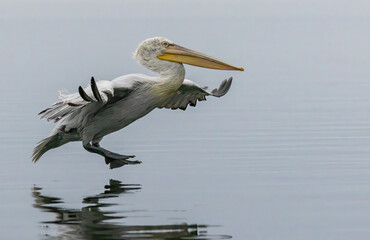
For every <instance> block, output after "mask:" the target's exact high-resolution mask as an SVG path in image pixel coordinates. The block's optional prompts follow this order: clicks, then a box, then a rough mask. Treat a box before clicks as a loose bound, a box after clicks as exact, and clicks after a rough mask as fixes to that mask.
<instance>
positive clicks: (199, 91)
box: [158, 77, 233, 110]
mask: <svg viewBox="0 0 370 240" xmlns="http://www.w3.org/2000/svg"><path fill="white" fill-rule="evenodd" d="M232 80H233V78H232V77H230V78H229V79H225V80H224V81H222V83H221V84H220V86H219V88H216V89H214V90H213V91H211V92H208V91H207V88H208V87H200V86H199V85H198V84H196V83H194V82H192V81H190V80H187V79H185V80H184V82H183V84H182V85H181V87H180V88H179V90H178V91H177V93H175V94H174V95H173V96H172V97H170V98H169V99H168V100H167V101H166V102H164V103H163V104H161V105H160V106H158V108H170V109H172V110H175V109H182V110H185V109H186V107H187V106H188V105H190V106H192V107H195V106H196V104H197V101H205V100H207V99H206V96H214V97H222V96H223V95H225V94H226V93H227V92H228V91H229V89H230V86H231V83H232Z"/></svg>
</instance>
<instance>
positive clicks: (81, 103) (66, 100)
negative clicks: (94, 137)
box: [39, 78, 132, 122]
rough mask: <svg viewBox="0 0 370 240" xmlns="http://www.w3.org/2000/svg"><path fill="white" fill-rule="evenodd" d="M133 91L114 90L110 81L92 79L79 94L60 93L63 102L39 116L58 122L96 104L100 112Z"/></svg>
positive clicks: (127, 89)
mask: <svg viewBox="0 0 370 240" xmlns="http://www.w3.org/2000/svg"><path fill="white" fill-rule="evenodd" d="M131 91H132V89H129V88H116V89H114V88H113V87H112V83H111V82H110V81H99V82H97V83H96V82H95V80H94V78H92V79H91V84H90V86H88V87H86V88H85V89H83V88H82V87H81V86H80V87H79V88H78V93H73V94H63V93H60V94H59V99H60V100H61V101H60V102H57V103H55V104H53V105H52V106H51V107H49V108H47V109H45V110H43V111H41V112H40V113H39V115H40V117H41V118H45V119H47V120H48V121H50V120H52V121H54V122H57V121H59V120H61V119H63V118H65V117H67V116H69V115H70V114H72V113H73V112H75V111H77V110H78V109H81V108H83V107H86V106H88V105H92V104H94V105H96V110H98V109H99V108H101V107H103V106H105V105H107V104H112V103H115V102H117V101H119V100H121V99H123V98H125V97H126V96H127V95H128V94H129V93H130V92H131ZM94 99H96V100H94Z"/></svg>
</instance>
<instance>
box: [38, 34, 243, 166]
mask: <svg viewBox="0 0 370 240" xmlns="http://www.w3.org/2000/svg"><path fill="white" fill-rule="evenodd" d="M135 58H136V60H137V61H138V62H139V63H140V64H142V65H143V66H145V67H146V68H148V69H149V70H151V71H153V72H155V73H158V74H159V76H158V77H149V76H146V75H142V74H130V75H124V76H121V77H118V78H116V79H114V80H112V81H99V82H95V80H94V78H92V79H91V84H90V86H88V87H87V88H85V89H83V88H82V87H79V89H78V90H79V91H78V93H73V94H60V96H59V98H60V100H61V101H60V102H57V103H55V104H54V105H52V106H51V107H49V108H47V109H45V110H43V111H42V112H40V113H39V114H40V116H41V118H45V119H47V120H52V121H54V122H58V125H57V126H56V127H55V128H54V130H53V132H52V133H51V135H50V136H49V137H48V138H45V139H44V140H42V141H41V142H40V143H39V145H38V146H37V147H36V148H35V150H34V152H33V157H32V160H33V161H34V162H36V161H37V160H38V159H39V158H40V157H41V156H42V155H43V154H44V153H45V152H47V151H48V150H50V149H53V148H57V147H59V146H62V145H63V144H66V143H68V142H71V141H82V145H83V147H84V148H85V149H86V150H87V151H89V152H93V153H97V154H99V155H101V156H103V157H104V158H105V161H106V163H107V164H110V167H111V168H117V167H120V166H123V165H125V164H137V163H140V162H139V161H130V160H128V159H129V158H132V157H134V156H126V155H121V154H117V153H113V152H110V151H108V150H106V149H104V148H102V147H101V146H100V145H99V143H100V141H101V140H102V139H103V137H104V136H106V135H108V134H110V133H112V132H115V131H118V130H119V129H122V128H124V127H126V126H127V125H129V124H131V123H132V122H134V121H136V120H137V119H139V118H141V117H143V116H145V115H146V114H148V113H149V112H151V111H152V110H154V109H155V108H171V109H182V110H185V109H186V107H187V106H188V105H190V106H195V105H196V103H197V101H203V100H206V96H214V97H222V96H223V95H225V94H226V93H227V91H228V90H229V88H230V86H231V78H230V79H228V80H224V81H223V82H222V83H221V85H220V87H219V88H218V89H214V90H213V91H207V88H206V87H200V86H199V85H198V84H196V83H194V82H192V81H190V80H187V79H185V68H184V66H183V63H185V64H190V65H195V66H199V67H205V68H212V69H220V70H238V71H244V69H243V68H237V67H234V66H231V65H229V64H227V63H224V62H221V61H219V60H217V59H215V58H212V57H209V56H207V55H205V54H202V53H198V52H195V51H192V50H190V49H186V48H184V47H180V46H178V45H176V44H174V43H173V42H171V41H170V40H168V39H165V38H163V37H156V38H151V39H147V40H145V41H144V42H142V43H141V44H140V46H139V47H138V49H137V50H136V53H135Z"/></svg>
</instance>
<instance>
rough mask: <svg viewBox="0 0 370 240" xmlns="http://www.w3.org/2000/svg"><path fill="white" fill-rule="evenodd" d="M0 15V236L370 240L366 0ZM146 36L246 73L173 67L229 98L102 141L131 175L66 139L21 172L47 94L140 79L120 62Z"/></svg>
mask: <svg viewBox="0 0 370 240" xmlns="http://www.w3.org/2000/svg"><path fill="white" fill-rule="evenodd" d="M0 6H1V8H0V9H8V11H7V13H4V14H3V15H1V16H0V32H1V38H0V52H1V54H0V66H1V67H0V81H1V86H2V87H1V89H0V94H1V99H2V100H1V101H0V109H1V113H0V114H1V117H0V132H1V138H0V150H1V157H0V158H1V163H0V164H1V167H0V189H1V197H0V216H1V217H0V226H1V234H2V236H1V239H229V238H233V239H336V240H337V239H368V238H369V236H370V147H369V146H370V121H369V120H370V94H369V93H370V69H369V66H370V58H369V50H370V44H369V37H370V33H369V29H370V21H369V20H370V16H369V13H368V11H366V9H369V4H368V3H366V2H365V1H363V2H360V1H353V2H351V3H346V2H341V1H339V2H337V1H336V2H333V3H322V2H321V1H313V2H310V3H299V2H297V3H294V2H288V1H282V2H274V3H268V2H264V1H254V2H253V1H252V2H248V3H243V2H241V1H235V2H233V3H227V2H224V1H201V2H198V1H186V2H183V3H179V2H177V3H173V2H172V1H163V2H162V3H161V4H160V3H159V2H157V3H152V2H151V3H147V2H145V1H135V2H128V3H124V2H118V1H117V2H114V1H112V2H109V3H104V4H103V3H101V2H99V1H93V2H92V3H90V4H89V5H88V6H85V5H84V3H82V2H81V3H74V2H72V1H66V2H59V3H48V2H46V1H35V2H28V1H25V2H23V3H22V2H12V1H3V2H2V3H1V4H0ZM163 6H165V7H163ZM205 9H208V10H207V11H206V12H207V13H205V12H204V11H205ZM152 36H166V37H168V38H169V39H171V40H173V41H174V42H176V43H178V44H180V45H183V46H185V47H188V48H191V49H194V50H198V51H201V52H204V53H207V54H209V55H211V56H215V57H217V58H219V59H222V60H224V61H226V62H230V63H231V64H234V65H236V66H242V67H245V69H246V71H245V72H230V71H215V70H209V69H201V68H196V67H191V66H187V67H186V70H187V78H189V79H191V80H193V81H195V82H197V83H199V84H200V85H208V86H209V87H210V88H211V89H212V88H214V87H217V86H218V84H219V83H220V82H221V81H222V80H223V79H225V78H228V77H230V76H233V77H234V81H233V85H232V86H231V89H230V91H229V93H228V94H227V95H226V96H224V97H223V98H221V99H216V98H209V99H208V101H207V102H201V103H198V105H197V107H196V108H188V109H187V110H186V111H185V112H183V111H181V110H178V111H171V110H164V109H163V110H155V111H153V112H152V113H151V114H149V115H147V116H146V117H145V118H143V119H140V120H139V121H137V122H135V123H133V124H132V125H130V126H129V127H127V128H125V129H124V130H121V131H119V132H116V133H114V134H111V135H108V136H106V137H105V138H104V140H103V142H102V145H103V146H104V147H106V148H108V149H110V150H113V151H116V152H120V153H124V154H135V155H136V156H137V159H138V160H141V161H142V162H143V163H142V164H141V165H135V166H125V167H122V168H119V169H115V170H110V169H109V168H108V167H107V165H105V163H104V160H103V159H102V157H100V156H98V155H95V154H91V153H88V152H86V151H85V150H84V149H83V148H82V145H81V143H79V142H76V143H70V144H67V145H65V146H63V147H61V148H58V149H55V150H52V151H50V152H48V153H47V154H45V155H44V156H43V157H42V158H41V160H40V161H39V162H38V163H37V164H32V163H31V152H32V149H33V148H34V146H35V145H36V143H37V142H38V141H39V140H41V139H42V138H44V137H46V136H47V135H48V134H49V132H50V131H51V129H52V128H53V126H54V125H53V124H52V123H48V122H46V121H43V120H39V119H38V116H37V113H38V112H39V111H40V110H42V109H44V108H45V107H47V106H49V105H50V104H52V103H53V102H55V101H56V100H57V91H58V90H60V89H66V90H69V91H71V92H72V91H75V90H77V87H78V86H79V85H86V84H88V82H89V79H90V77H91V76H95V78H96V79H113V78H115V77H117V76H120V75H124V74H128V73H135V72H137V73H145V74H148V75H153V74H152V73H150V72H149V71H147V70H146V69H144V68H143V67H141V66H138V65H137V64H136V63H135V61H134V60H133V59H132V52H133V51H134V50H135V48H136V46H137V45H138V43H139V42H140V41H142V40H144V39H146V38H148V37H152Z"/></svg>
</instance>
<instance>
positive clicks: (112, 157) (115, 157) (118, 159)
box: [83, 143, 141, 169]
mask: <svg viewBox="0 0 370 240" xmlns="http://www.w3.org/2000/svg"><path fill="white" fill-rule="evenodd" d="M83 147H84V148H85V149H86V150H87V151H89V152H92V153H97V154H99V155H101V156H103V157H105V163H106V164H110V168H111V169H113V168H118V167H122V166H123V165H126V164H139V163H141V162H140V161H130V160H127V159H129V158H133V157H135V155H129V156H127V155H121V154H118V153H114V152H111V151H108V150H106V149H104V148H102V147H100V146H99V145H98V146H96V145H95V146H94V145H91V144H90V143H85V144H83Z"/></svg>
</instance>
